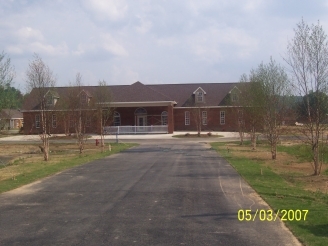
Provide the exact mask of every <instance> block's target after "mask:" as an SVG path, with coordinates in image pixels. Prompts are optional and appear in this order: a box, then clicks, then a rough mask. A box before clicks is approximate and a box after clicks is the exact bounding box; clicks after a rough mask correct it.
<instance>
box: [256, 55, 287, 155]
mask: <svg viewBox="0 0 328 246" xmlns="http://www.w3.org/2000/svg"><path fill="white" fill-rule="evenodd" d="M252 83H256V84H257V85H258V88H259V90H258V91H257V92H258V93H257V95H256V97H258V99H259V102H261V105H259V106H260V107H261V112H262V113H263V115H262V116H263V121H262V123H263V132H264V134H265V135H266V138H267V140H268V141H269V144H270V146H271V156H272V159H276V158H277V144H278V141H279V136H280V135H281V126H282V125H283V121H284V119H285V117H286V115H287V112H288V105H289V101H290V100H289V99H290V96H291V92H290V89H289V81H288V76H287V74H286V72H285V70H284V68H283V67H281V66H280V65H279V64H277V63H276V62H275V61H274V60H273V59H272V58H270V62H269V63H268V64H264V63H261V64H260V65H259V66H258V68H257V69H256V70H253V71H252Z"/></svg>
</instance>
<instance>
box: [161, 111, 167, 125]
mask: <svg viewBox="0 0 328 246" xmlns="http://www.w3.org/2000/svg"><path fill="white" fill-rule="evenodd" d="M161 118H162V125H163V126H164V125H165V126H166V125H167V112H166V111H163V112H162V114H161Z"/></svg>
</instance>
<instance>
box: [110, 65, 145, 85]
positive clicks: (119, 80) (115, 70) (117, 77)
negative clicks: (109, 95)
mask: <svg viewBox="0 0 328 246" xmlns="http://www.w3.org/2000/svg"><path fill="white" fill-rule="evenodd" d="M110 74H111V81H113V83H114V84H126V83H128V84H132V83H133V82H136V81H138V80H140V78H139V74H138V73H137V72H135V71H133V70H131V69H129V68H124V67H118V66H116V65H113V66H112V67H111V69H110Z"/></svg>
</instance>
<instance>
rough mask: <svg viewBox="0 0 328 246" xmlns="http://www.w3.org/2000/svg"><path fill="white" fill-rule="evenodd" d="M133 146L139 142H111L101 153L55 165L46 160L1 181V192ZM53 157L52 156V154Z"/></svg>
mask: <svg viewBox="0 0 328 246" xmlns="http://www.w3.org/2000/svg"><path fill="white" fill-rule="evenodd" d="M133 146H137V144H134V143H124V144H120V143H118V144H117V143H111V147H112V150H111V151H108V150H105V151H104V152H100V150H99V153H91V154H90V153H85V154H82V155H81V156H76V157H74V158H71V159H68V160H65V161H60V162H58V163H56V164H55V165H47V162H46V161H42V162H40V163H39V164H40V168H39V169H37V170H35V171H32V172H26V173H24V174H21V175H17V176H15V179H6V180H3V181H0V194H1V193H3V192H7V191H10V190H13V189H16V188H19V187H21V186H23V185H27V184H30V183H32V182H35V181H37V180H40V179H43V178H45V177H48V176H51V175H54V174H56V173H59V172H62V171H64V170H67V169H69V168H72V167H76V166H80V165H83V164H86V163H88V162H91V161H94V160H97V159H102V158H105V157H107V156H111V155H113V154H116V153H119V152H121V151H123V150H126V149H129V148H131V147H133ZM50 158H51V156H50Z"/></svg>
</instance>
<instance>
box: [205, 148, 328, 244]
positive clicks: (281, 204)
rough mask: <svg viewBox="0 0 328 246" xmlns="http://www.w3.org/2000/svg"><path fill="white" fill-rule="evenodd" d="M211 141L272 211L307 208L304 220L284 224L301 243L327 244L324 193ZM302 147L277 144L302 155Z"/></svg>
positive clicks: (327, 199) (327, 215)
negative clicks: (301, 184)
mask: <svg viewBox="0 0 328 246" xmlns="http://www.w3.org/2000/svg"><path fill="white" fill-rule="evenodd" d="M211 145H212V147H213V148H214V149H216V150H217V151H218V152H219V153H220V155H221V156H222V157H224V158H226V159H227V160H228V161H229V162H230V163H231V165H232V166H233V167H234V168H235V169H236V170H237V171H238V173H239V174H240V175H241V176H242V177H243V178H244V179H245V180H246V181H247V182H248V183H249V184H250V185H251V186H252V187H253V188H254V189H255V190H256V192H257V193H258V194H259V195H260V196H261V197H262V198H263V199H264V200H265V201H266V202H267V203H268V204H269V205H270V206H271V208H272V209H274V210H275V211H277V210H278V209H280V210H282V209H286V210H290V209H292V210H308V211H309V212H308V214H307V217H306V220H305V221H304V220H301V221H295V220H294V221H285V224H286V225H287V226H288V227H289V228H290V230H291V231H292V232H293V233H294V235H295V236H296V237H297V238H298V239H299V240H300V241H301V242H302V243H303V244H305V245H328V195H327V194H325V193H321V192H311V191H306V190H304V189H302V186H300V185H295V184H292V183H289V182H288V181H287V180H285V179H284V178H283V177H282V176H280V175H278V174H277V173H275V172H274V171H272V170H271V169H270V168H269V167H267V166H265V165H263V161H257V160H253V159H252V160H250V159H248V158H244V157H236V156H234V154H233V151H230V152H228V151H227V149H226V147H225V146H224V145H225V144H224V143H212V144H211ZM298 148H300V149H298ZM302 148H303V147H301V146H298V147H295V146H290V148H289V146H288V147H280V151H285V152H287V153H290V154H293V155H300V156H301V158H305V157H304V156H303V155H305V154H304V151H302ZM261 169H262V175H261Z"/></svg>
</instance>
